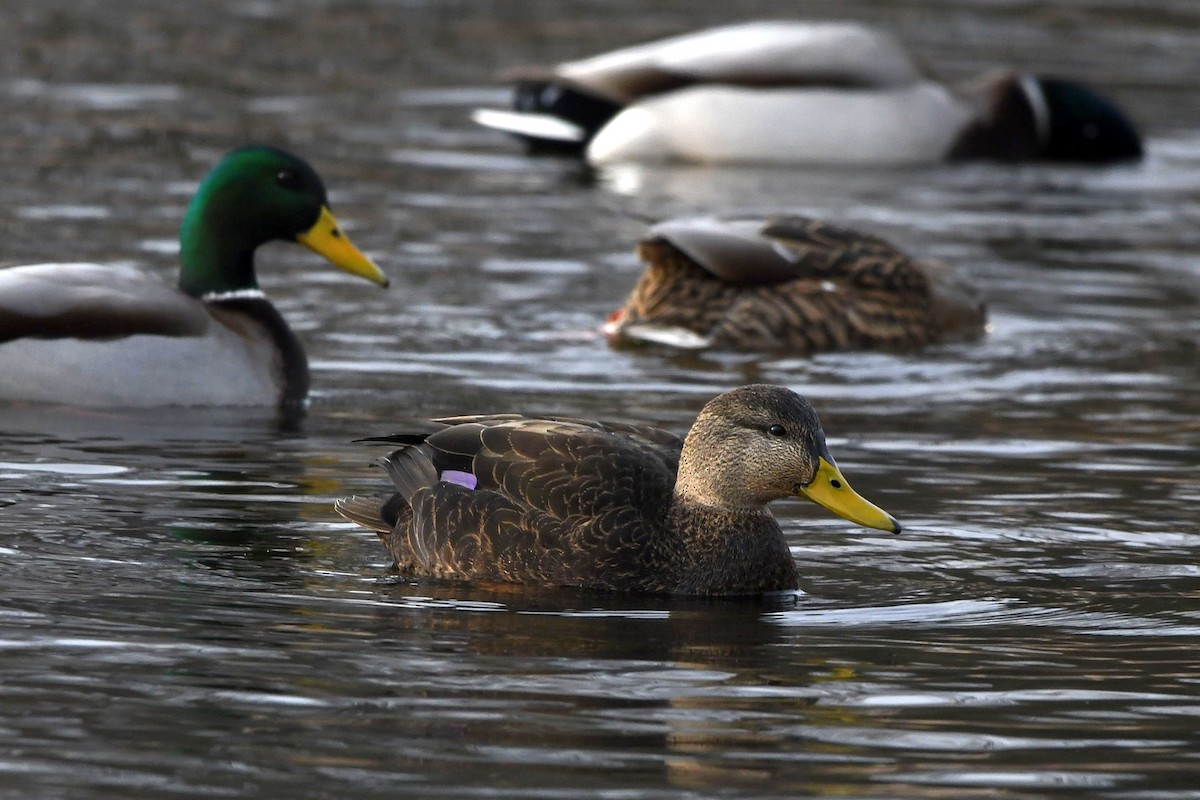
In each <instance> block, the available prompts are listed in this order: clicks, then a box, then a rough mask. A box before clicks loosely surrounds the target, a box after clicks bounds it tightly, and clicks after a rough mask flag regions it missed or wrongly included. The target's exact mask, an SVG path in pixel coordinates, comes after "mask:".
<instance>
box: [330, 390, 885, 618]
mask: <svg viewBox="0 0 1200 800" xmlns="http://www.w3.org/2000/svg"><path fill="white" fill-rule="evenodd" d="M368 441H381V442H391V443H393V444H399V445H401V447H400V448H399V449H397V450H395V451H393V452H392V453H390V454H389V455H388V456H386V457H385V458H384V459H383V462H382V463H383V466H384V467H386V468H387V471H388V473H389V474H390V475H391V478H392V482H393V483H394V484H395V487H396V491H395V493H394V494H392V495H391V496H388V497H349V498H345V499H343V500H339V501H338V502H337V504H336V506H335V508H336V509H337V511H338V512H339V513H340V514H341V515H342V516H344V517H346V518H347V519H349V520H352V521H353V522H356V523H358V524H359V525H362V526H364V527H367V528H370V529H372V530H374V531H376V532H378V533H379V536H380V538H381V539H382V540H383V543H384V545H385V546H386V547H387V549H388V552H390V553H391V555H392V557H393V558H394V559H395V562H396V566H397V567H398V568H399V569H400V571H401V572H402V573H404V574H406V575H427V576H432V577H436V578H449V579H456V580H478V581H506V582H512V583H536V584H548V585H558V586H577V587H584V588H590V589H606V590H620V591H632V592H653V593H658V594H689V595H747V594H758V593H761V592H770V591H780V590H789V589H795V588H797V575H796V565H795V563H794V561H793V560H792V555H791V552H790V551H789V549H788V545H787V541H786V540H785V539H784V536H783V532H782V531H781V530H780V528H779V524H778V523H777V522H776V521H775V518H774V517H773V516H772V515H771V513H770V512H769V511H768V510H767V503H769V502H771V501H772V500H778V499H780V498H784V497H791V496H794V495H801V496H804V497H807V498H808V499H809V500H812V501H813V502H815V503H818V504H819V505H822V506H824V507H825V508H827V509H829V510H830V511H833V512H834V513H835V514H838V515H840V516H842V517H845V518H846V519H848V520H851V521H852V522H856V523H858V524H860V525H865V526H867V527H871V528H879V529H881V530H886V531H892V532H895V533H899V532H900V525H899V523H897V522H896V520H895V519H893V518H892V517H891V516H890V515H889V514H887V513H886V512H884V511H883V510H881V509H879V508H877V507H876V506H874V505H872V504H871V503H869V502H867V501H866V500H864V499H863V498H862V497H860V496H859V495H858V494H856V493H855V492H854V490H853V489H851V488H850V486H849V484H847V483H846V479H845V478H844V477H842V473H841V472H840V471H839V470H838V468H837V466H836V465H835V464H834V461H833V457H832V456H830V455H829V450H828V448H827V447H826V446H825V434H824V432H823V431H822V430H821V423H820V421H819V420H818V419H817V414H816V412H815V411H814V410H813V408H812V406H810V405H809V404H808V402H807V401H806V400H805V399H804V398H802V397H800V396H799V395H797V394H795V393H794V392H792V391H789V390H788V389H785V388H783V387H780V386H767V385H761V384H759V385H752V386H742V387H740V388H737V389H734V390H732V391H729V392H726V393H725V394H722V395H719V396H718V397H717V398H715V399H714V400H712V401H710V402H709V403H708V404H707V405H705V406H704V409H703V410H702V411H701V412H700V416H699V417H697V418H696V422H695V424H693V425H692V429H691V430H690V431H689V432H688V434H687V438H686V439H685V440H683V441H680V439H679V438H678V437H676V436H674V435H672V434H670V433H667V432H665V431H662V430H659V429H658V428H653V427H650V426H648V425H629V424H620V423H605V422H595V421H591V420H579V419H567V418H554V417H552V418H545V419H534V418H530V417H523V416H521V415H519V414H500V415H491V416H468V417H448V418H444V419H438V420H432V421H431V423H430V424H429V427H428V428H426V429H423V430H418V431H414V432H402V433H397V434H393V435H391V436H382V437H379V438H377V439H370V440H368Z"/></svg>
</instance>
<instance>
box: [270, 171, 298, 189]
mask: <svg viewBox="0 0 1200 800" xmlns="http://www.w3.org/2000/svg"><path fill="white" fill-rule="evenodd" d="M275 182H276V183H278V184H279V185H280V186H282V187H283V188H285V189H296V190H299V189H302V188H304V183H303V181H301V180H300V176H299V175H297V174H296V173H295V172H294V171H293V170H290V169H281V170H279V172H276V173H275Z"/></svg>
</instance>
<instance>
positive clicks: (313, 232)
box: [296, 206, 388, 288]
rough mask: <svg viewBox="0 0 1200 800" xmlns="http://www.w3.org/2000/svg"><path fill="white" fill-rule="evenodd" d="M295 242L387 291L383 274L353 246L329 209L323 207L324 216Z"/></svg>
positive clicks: (385, 278)
mask: <svg viewBox="0 0 1200 800" xmlns="http://www.w3.org/2000/svg"><path fill="white" fill-rule="evenodd" d="M296 241H297V242H299V243H300V244H302V245H304V246H305V247H307V248H308V249H309V250H312V251H313V252H314V253H316V254H317V255H320V256H324V257H325V258H326V259H328V260H329V262H330V263H331V264H333V265H334V266H335V267H337V268H338V269H341V270H345V271H346V272H349V273H350V274H351V275H357V276H358V277H360V278H366V279H367V280H369V281H371V282H372V283H377V284H379V285H380V286H383V287H385V288H386V287H387V285H388V279H387V276H386V275H384V274H383V270H381V269H380V268H379V267H377V266H375V262H374V261H372V260H371V259H369V258H367V257H366V256H365V255H363V252H362V251H361V250H359V249H358V248H357V247H355V246H354V245H353V244H351V243H350V239H349V237H347V236H346V234H344V233H342V229H341V226H339V225H338V221H337V219H335V218H334V216H333V212H332V211H330V210H329V209H328V208H327V207H326V206H321V216H319V217H317V222H316V224H315V225H313V226H312V227H311V228H309V229H308V230H307V231H305V232H304V233H302V234H300V235H299V236H297V237H296Z"/></svg>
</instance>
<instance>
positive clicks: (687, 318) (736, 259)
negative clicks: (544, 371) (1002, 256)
mask: <svg viewBox="0 0 1200 800" xmlns="http://www.w3.org/2000/svg"><path fill="white" fill-rule="evenodd" d="M637 252H638V255H639V256H640V258H641V259H642V261H643V262H645V264H646V270H645V272H643V273H642V276H641V278H640V279H639V280H638V282H637V284H636V286H634V289H633V291H632V292H631V293H630V295H629V298H628V299H627V300H626V301H625V305H624V306H623V307H622V308H621V309H620V310H618V311H616V312H614V313H613V314H612V316H611V317H610V318H609V320H608V323H607V324H606V325H605V327H604V331H605V333H606V334H607V335H608V337H609V340H610V342H611V343H612V344H614V345H626V344H640V343H653V344H660V345H668V346H672V347H678V348H685V349H697V350H698V349H705V348H717V349H726V350H753V351H780V352H788V353H793V354H797V355H810V354H813V353H819V352H824V351H830V350H862V349H888V350H900V349H912V348H916V347H920V346H922V345H927V344H931V343H934V342H938V341H943V340H946V339H955V338H957V339H969V338H974V337H978V336H979V335H980V334H982V333H983V331H984V328H985V320H986V316H987V315H986V311H985V307H984V303H983V301H982V300H981V299H980V296H979V293H978V292H977V291H976V290H975V288H974V287H973V286H971V285H970V284H969V283H967V282H966V281H965V280H964V279H962V278H961V277H960V276H959V275H958V274H957V273H956V272H955V271H954V270H952V269H951V268H950V267H949V266H948V265H946V264H943V263H941V262H936V261H917V260H914V259H911V258H909V257H908V256H907V255H905V254H904V253H903V252H901V251H900V250H897V249H896V248H895V247H893V246H892V245H891V244H890V243H889V242H887V241H885V240H883V239H880V238H877V237H875V236H871V235H869V234H866V233H861V232H859V231H854V230H849V229H846V228H839V227H836V226H833V225H830V224H828V223H826V222H822V221H821V220H816V219H810V218H807V217H800V216H778V217H772V218H758V217H755V218H728V219H725V218H718V217H698V218H689V219H675V220H669V221H667V222H662V223H659V224H658V225H655V226H653V227H652V228H650V230H649V232H648V233H647V234H646V236H645V237H644V238H643V239H642V240H641V241H640V242H639V243H638V246H637Z"/></svg>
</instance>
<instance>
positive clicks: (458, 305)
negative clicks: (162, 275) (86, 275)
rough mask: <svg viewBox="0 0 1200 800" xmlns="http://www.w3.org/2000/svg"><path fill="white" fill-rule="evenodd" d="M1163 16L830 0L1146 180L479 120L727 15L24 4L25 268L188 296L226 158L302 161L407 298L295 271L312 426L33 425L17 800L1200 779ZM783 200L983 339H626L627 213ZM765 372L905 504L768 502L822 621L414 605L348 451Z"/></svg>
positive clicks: (1198, 620) (1097, 788) (434, 5)
mask: <svg viewBox="0 0 1200 800" xmlns="http://www.w3.org/2000/svg"><path fill="white" fill-rule="evenodd" d="M1144 5H1145V4H1142V3H1138V2H1135V0H1110V1H1109V2H1103V3H1102V2H1083V1H1082V0H1076V1H1075V2H1060V3H1055V4H1021V3H991V2H984V1H983V0H978V1H977V2H966V1H965V0H964V2H949V0H942V1H940V2H939V0H924V1H918V0H906V1H904V2H894V3H888V4H876V3H870V2H865V1H864V2H849V3H834V2H813V3H810V4H806V5H805V7H804V8H803V9H802V10H803V11H804V13H808V14H811V15H812V16H816V17H830V18H832V17H838V16H843V17H844V16H849V17H853V18H860V19H874V20H877V21H880V22H884V23H887V24H890V25H892V26H893V27H895V28H896V30H897V31H898V32H899V33H900V35H901V36H902V38H903V39H904V40H905V41H906V42H908V43H909V44H910V45H911V46H912V47H913V48H914V49H915V50H917V51H918V52H919V53H920V54H921V56H922V58H923V60H924V61H925V62H926V63H928V64H929V65H930V66H931V67H933V68H935V69H937V70H938V71H939V72H941V73H942V74H945V75H948V76H952V77H960V76H964V75H969V74H971V73H974V72H976V71H979V70H981V69H983V68H984V67H986V66H988V65H993V64H998V63H1006V62H1008V63H1013V62H1017V63H1024V64H1032V65H1036V66H1037V67H1039V68H1040V69H1041V70H1042V71H1047V72H1059V73H1064V74H1068V75H1073V76H1077V77H1084V76H1086V77H1091V78H1092V79H1093V80H1094V81H1095V82H1097V83H1100V84H1101V85H1103V86H1105V87H1106V88H1107V89H1108V90H1109V91H1111V92H1112V93H1113V94H1115V95H1116V96H1117V97H1118V98H1119V99H1120V101H1121V102H1122V103H1123V104H1125V105H1126V106H1127V107H1128V108H1129V109H1130V110H1131V112H1132V114H1133V116H1134V117H1135V118H1136V119H1138V120H1139V122H1140V123H1141V125H1142V127H1143V129H1144V130H1145V132H1146V133H1147V135H1148V141H1149V158H1148V159H1147V160H1146V162H1145V163H1143V164H1141V165H1137V166H1125V167H1117V168H1112V169H1104V170H1098V171H1087V170H1081V169H1071V168H1061V167H1042V166H1038V167H1021V168H1016V169H1013V168H1000V167H994V166H989V165H978V166H969V167H953V168H952V167H945V168H935V169H923V170H906V171H891V172H883V173H879V172H868V171H861V172H856V171H848V172H847V171H828V170H813V169H795V170H781V169H777V168H773V169H770V170H758V169H722V170H716V169H684V168H674V169H622V170H614V171H612V172H609V173H603V174H600V175H589V174H585V173H584V172H583V171H581V170H580V169H579V168H578V167H576V166H574V165H572V164H571V163H569V162H562V161H557V160H552V159H533V160H530V159H527V158H525V157H524V156H523V155H522V154H521V152H520V150H519V149H518V148H517V147H516V146H514V145H513V144H512V143H510V142H508V141H507V140H505V139H503V138H497V137H496V136H495V135H493V134H490V133H488V132H486V131H482V130H479V129H476V128H473V127H472V126H471V125H470V124H469V122H468V121H467V112H468V111H469V109H470V108H471V107H473V106H474V105H475V104H477V103H481V102H496V101H499V100H501V99H502V98H503V93H502V92H501V91H500V90H499V89H497V88H496V87H495V86H493V85H492V84H491V83H490V75H491V74H492V71H493V70H494V69H495V68H498V67H501V66H505V65H511V64H515V63H521V62H525V61H538V60H551V59H556V58H563V57H570V56H576V55H580V54H584V53H591V52H595V51H598V50H601V49H604V48H606V47H608V46H609V45H610V44H612V43H615V42H623V41H627V40H629V39H630V38H631V37H635V38H649V37H651V36H655V35H659V34H666V33H673V32H678V31H682V30H687V29H690V28H695V27H700V26H701V25H705V24H710V23H714V22H720V21H727V20H731V19H734V18H735V17H733V16H732V14H733V13H734V11H733V8H734V7H733V6H730V5H727V4H722V3H710V4H698V3H695V2H686V3H685V2H681V1H678V0H669V1H668V2H661V3H654V4H644V3H634V2H628V1H626V0H622V1H621V2H613V3H600V2H548V1H547V2H530V3H521V4H517V3H501V2H483V0H477V1H475V2H467V0H462V1H461V2H419V1H418V2H404V3H401V2H384V1H383V0H376V1H375V2H370V1H369V0H346V2H335V1H334V0H306V1H298V2H289V3H285V2H275V1H274V0H262V1H261V2H254V3H242V2H233V0H198V1H197V2H194V3H190V4H168V3H156V2H150V1H149V0H146V1H145V2H120V3H111V2H110V3H78V2H67V0H44V1H43V2H40V3H38V4H24V5H23V6H22V7H20V8H17V9H9V10H8V12H7V13H6V15H5V16H6V19H5V25H4V26H3V27H0V65H2V66H3V69H2V70H0V76H2V77H0V105H2V107H3V108H4V110H5V113H4V114H3V115H0V140H2V142H3V147H4V151H5V153H6V155H5V158H4V159H3V160H2V162H0V182H2V185H3V187H4V198H5V203H4V207H3V209H2V210H0V219H2V220H3V226H4V227H3V230H4V233H5V236H4V242H5V249H4V251H3V253H0V259H3V264H15V263H23V262H36V261H53V260H59V261H62V260H68V261H70V260H83V259H93V260H102V261H132V262H136V263H139V264H144V265H146V266H147V268H154V269H163V270H170V269H171V264H172V262H173V258H174V252H175V244H174V238H175V235H176V228H177V224H178V219H179V217H180V215H181V213H182V208H183V205H184V204H185V202H186V200H187V197H188V195H189V193H190V191H191V190H192V188H193V187H194V186H195V184H196V182H197V181H198V179H199V178H200V177H201V175H202V174H203V173H204V172H205V170H206V169H207V167H208V166H209V165H210V164H211V163H212V162H213V161H214V160H215V158H216V157H217V156H218V155H219V154H220V153H221V152H222V151H224V150H225V149H228V148H229V147H232V146H234V145H237V144H240V143H242V142H244V141H246V140H267V141H272V142H275V143H279V144H284V145H287V146H290V147H292V148H293V149H296V150H298V151H300V152H302V153H303V154H305V155H306V156H308V157H309V158H310V159H311V160H312V161H313V162H314V163H315V164H316V166H317V167H318V169H319V170H320V171H321V172H322V174H323V175H324V176H325V178H326V181H327V183H328V184H329V185H330V187H331V189H332V198H333V202H334V205H335V207H336V209H337V211H338V213H339V216H340V217H341V218H342V221H343V222H344V223H345V224H346V225H347V227H348V228H350V229H351V231H352V234H353V236H354V238H355V240H356V241H357V242H358V243H359V244H360V245H361V246H363V247H364V249H366V250H368V251H370V252H371V253H372V254H373V255H374V256H375V257H376V258H377V260H378V261H379V262H380V263H381V264H382V265H383V266H384V268H385V269H386V270H387V271H388V272H389V273H390V274H391V275H392V276H393V279H394V281H393V289H392V290H391V291H390V292H387V293H384V292H379V291H378V290H374V289H373V288H372V287H370V286H367V285H366V284H361V283H356V282H352V281H349V280H345V279H343V277H342V276H340V275H336V274H333V273H331V272H329V271H328V270H325V269H323V268H321V267H320V266H319V265H318V263H317V260H316V259H315V257H313V256H311V255H309V254H307V253H304V252H302V251H300V250H298V249H296V248H288V247H284V246H278V247H272V248H269V249H268V251H267V252H266V253H264V254H263V258H262V265H261V267H260V275H261V277H262V280H263V283H264V285H265V286H266V287H267V288H268V290H269V291H270V292H271V293H272V295H273V297H275V299H276V302H277V303H278V304H279V305H280V306H281V308H282V309H283V311H284V314H285V315H286V316H287V318H288V319H289V320H290V321H291V322H292V324H293V326H294V327H295V328H296V329H297V330H299V331H300V332H301V335H302V338H303V339H304V340H305V342H306V344H307V346H308V349H309V354H310V357H311V359H312V361H313V366H314V376H313V382H314V387H315V391H314V395H313V402H312V407H311V408H310V410H309V413H308V414H307V416H306V417H305V418H304V419H301V420H278V419H275V418H274V417H273V415H271V414H259V415H254V414H251V415H246V414H240V413H237V414H235V413H231V412H217V411H200V410H196V411H170V412H168V413H163V414H153V415H149V416H145V415H139V414H126V413H120V412H97V411H79V410H72V409H70V408H62V409H46V408H35V407H25V406H19V407H12V406H8V407H4V408H0V587H3V588H2V589H0V797H13V798H17V797H21V798H25V797H72V798H107V797H130V796H135V794H136V796H149V797H224V796H278V797H346V796H355V797H382V796H410V797H493V798H533V797H540V798H606V799H608V798H634V797H636V798H649V799H651V800H658V799H659V798H664V799H667V798H669V799H670V800H676V799H679V800H683V799H684V798H687V799H688V800H691V799H692V798H700V797H723V798H725V797H727V798H783V797H796V796H816V795H836V796H848V797H871V798H888V797H954V798H973V797H979V798H983V797H987V798H998V797H1003V798H1025V797H1036V796H1053V797H1064V796H1074V797H1088V798H1092V797H1105V798H1147V799H1150V798H1154V799H1157V798H1185V797H1200V788H1198V787H1200V733H1197V728H1198V725H1200V666H1198V661H1197V657H1196V653H1197V650H1198V648H1200V566H1198V564H1200V530H1198V525H1197V520H1198V519H1200V514H1198V512H1197V508H1198V507H1200V479H1198V478H1197V475H1196V467H1197V461H1198V456H1200V423H1198V422H1197V420H1198V419H1200V400H1198V399H1197V398H1200V369H1198V363H1200V358H1198V350H1200V347H1198V343H1200V315H1198V314H1197V311H1196V309H1197V300H1198V295H1200V266H1198V265H1200V234H1197V230H1198V225H1197V223H1200V188H1197V187H1200V104H1198V103H1197V96H1196V92H1195V77H1196V75H1197V74H1200V8H1197V7H1196V6H1195V4H1193V3H1191V2H1190V1H1189V2H1185V1H1184V0H1177V1H1176V2H1174V3H1169V2H1163V3H1155V4H1154V6H1155V8H1154V9H1147V8H1145V7H1144ZM880 6H885V7H883V8H880ZM738 13H741V14H745V15H752V16H786V15H788V14H795V13H797V11H796V7H795V4H792V3H781V2H774V1H766V0H763V1H761V2H752V3H748V4H739V12H738ZM746 208H750V209H758V210H773V209H789V210H793V211H798V212H804V213H811V214H818V215H822V216H826V217H829V218H831V219H834V220H838V221H841V222H843V223H848V224H854V225H859V226H862V227H866V228H869V229H871V230H874V231H877V232H880V233H884V234H886V235H888V236H890V237H892V238H894V239H895V240H896V241H897V242H899V243H901V244H902V245H904V246H905V247H906V248H908V249H909V250H911V251H913V252H916V253H919V254H921V255H924V256H932V257H938V258H943V259H946V260H948V261H952V262H954V263H956V264H959V265H961V267H962V268H963V269H964V270H965V271H966V272H967V273H968V274H969V275H971V276H972V277H973V278H974V279H975V280H976V281H977V282H978V283H979V284H980V285H981V286H982V287H983V288H984V290H985V291H986V293H987V295H988V299H989V303H990V309H991V313H992V320H993V330H992V331H991V333H990V335H989V336H988V337H987V338H986V339H985V340H984V341H983V342H981V343H979V344H960V345H951V346H945V347H939V348H935V349H932V350H929V351H926V352H923V353H920V354H910V355H888V354H843V355H828V356H821V357H818V358H814V359H811V360H808V359H793V358H779V357H771V358H765V359H763V358H758V359H756V358H752V357H747V356H719V355H701V356H695V355H689V356H670V355H665V354H655V353H628V352H621V353H616V352H611V351H609V350H607V349H606V348H605V347H604V345H603V342H602V341H601V339H600V338H599V336H598V334H597V333H596V329H597V325H598V323H599V322H600V321H601V320H602V319H603V318H604V316H605V315H606V314H607V313H608V312H609V311H611V310H612V309H614V308H615V307H617V305H618V304H619V303H620V301H621V299H622V297H623V295H624V293H625V292H626V291H627V290H628V288H629V286H630V285H631V284H632V282H633V280H634V278H635V276H636V274H637V272H638V266H637V264H636V262H635V259H634V257H633V255H632V252H631V249H630V245H631V242H632V241H633V239H634V238H635V237H636V236H637V235H638V233H639V232H640V230H641V223H640V222H638V221H637V218H638V217H639V216H644V215H651V216H661V215H666V214H671V213H677V212H678V213H683V212H689V211H698V210H699V211H710V210H732V209H746ZM750 380H756V381H757V380H762V381H771V382H779V383H785V384H788V385H790V386H793V387H795V388H797V389H799V390H800V391H802V392H804V393H805V394H807V395H808V396H809V397H810V398H811V399H812V400H813V402H814V403H815V405H816V406H817V407H818V409H819V411H820V413H821V414H822V417H823V419H824V421H825V424H826V429H827V431H828V433H829V435H830V445H831V448H832V449H833V452H834V453H835V454H836V455H837V456H838V460H839V462H840V464H841V466H842V467H843V469H844V470H845V471H846V473H847V474H848V475H849V476H850V477H851V479H852V480H853V481H854V482H855V485H856V487H857V488H859V489H860V490H861V491H862V492H863V493H864V494H865V495H867V496H868V497H871V498H872V499H875V500H877V501H878V502H879V503H880V504H881V505H883V506H884V507H885V508H887V509H888V510H889V511H891V512H892V513H894V514H895V515H896V516H897V517H898V518H900V519H901V520H902V521H903V522H904V523H905V524H906V528H905V533H904V534H903V535H902V536H899V537H892V536H888V535H885V534H875V533H872V532H867V531H863V530H859V529H855V528H853V527H851V526H849V525H848V524H845V523H842V522H840V521H834V520H832V519H830V518H829V517H828V516H827V515H825V514H824V513H823V512H821V511H820V510H819V509H816V508H815V507H812V506H810V505H802V504H800V503H779V504H777V506H776V508H775V510H776V513H777V514H778V516H779V517H780V518H781V520H782V521H783V524H784V527H785V531H786V532H787V534H788V536H789V537H790V541H791V543H792V546H793V549H794V552H795V555H796V558H797V559H798V562H799V564H800V566H801V568H802V574H803V576H804V577H803V588H804V589H805V591H806V592H807V594H806V595H804V596H803V597H802V598H800V599H799V600H798V601H796V602H794V603H784V602H782V601H781V602H777V603H770V602H768V603H762V604H756V603H713V604H706V603H697V602H689V601H673V600H655V599H649V600H648V599H644V598H636V599H634V598H622V597H612V596H604V595H591V594H585V593H579V592H567V591H543V590H538V591H532V590H524V589H512V590H509V591H504V592H499V591H495V590H490V591H484V590H481V589H474V588H470V587H463V586H448V585H439V584H434V583H428V582H426V583H404V582H396V581H395V580H394V579H391V578H389V577H388V575H387V570H386V566H387V562H386V559H385V557H384V555H383V553H382V550H381V549H380V548H379V547H378V545H377V543H376V542H375V541H374V539H373V536H372V535H370V534H368V533H365V532H362V531H359V530H357V529H355V528H354V527H353V526H351V525H348V524H345V523H343V522H341V521H340V520H339V519H338V518H336V517H335V515H334V514H333V513H332V510H331V504H332V500H333V498H335V497H337V496H339V495H342V494H345V493H350V492H356V491H364V490H370V489H372V488H373V487H375V486H378V485H381V477H380V475H379V474H378V473H377V472H376V471H374V470H372V469H371V468H370V467H369V462H370V460H371V458H372V456H373V453H372V451H371V450H370V448H365V447H363V446H360V445H353V444H350V443H349V442H350V440H351V439H353V438H355V437H357V436H362V435H367V434H374V433H381V432H386V431H387V430H388V429H389V427H390V423H391V421H392V420H395V419H397V418H399V417H403V416H413V415H423V414H433V413H451V412H458V411H470V410H483V409H508V408H512V409H522V410H536V411H546V412H561V413H569V414H575V415H592V416H606V417H613V418H633V419H644V420H649V421H654V422H658V423H660V424H663V425H666V426H669V427H673V428H676V429H683V428H685V427H686V425H687V424H688V422H689V421H690V419H691V418H692V417H693V416H694V414H695V412H696V410H697V409H698V408H699V406H700V404H701V403H702V402H703V401H704V400H705V399H707V398H708V397H709V396H711V395H713V394H715V393H717V392H719V391H721V390H723V389H725V388H727V387H729V386H731V385H733V384H736V383H740V382H744V381H750Z"/></svg>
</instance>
